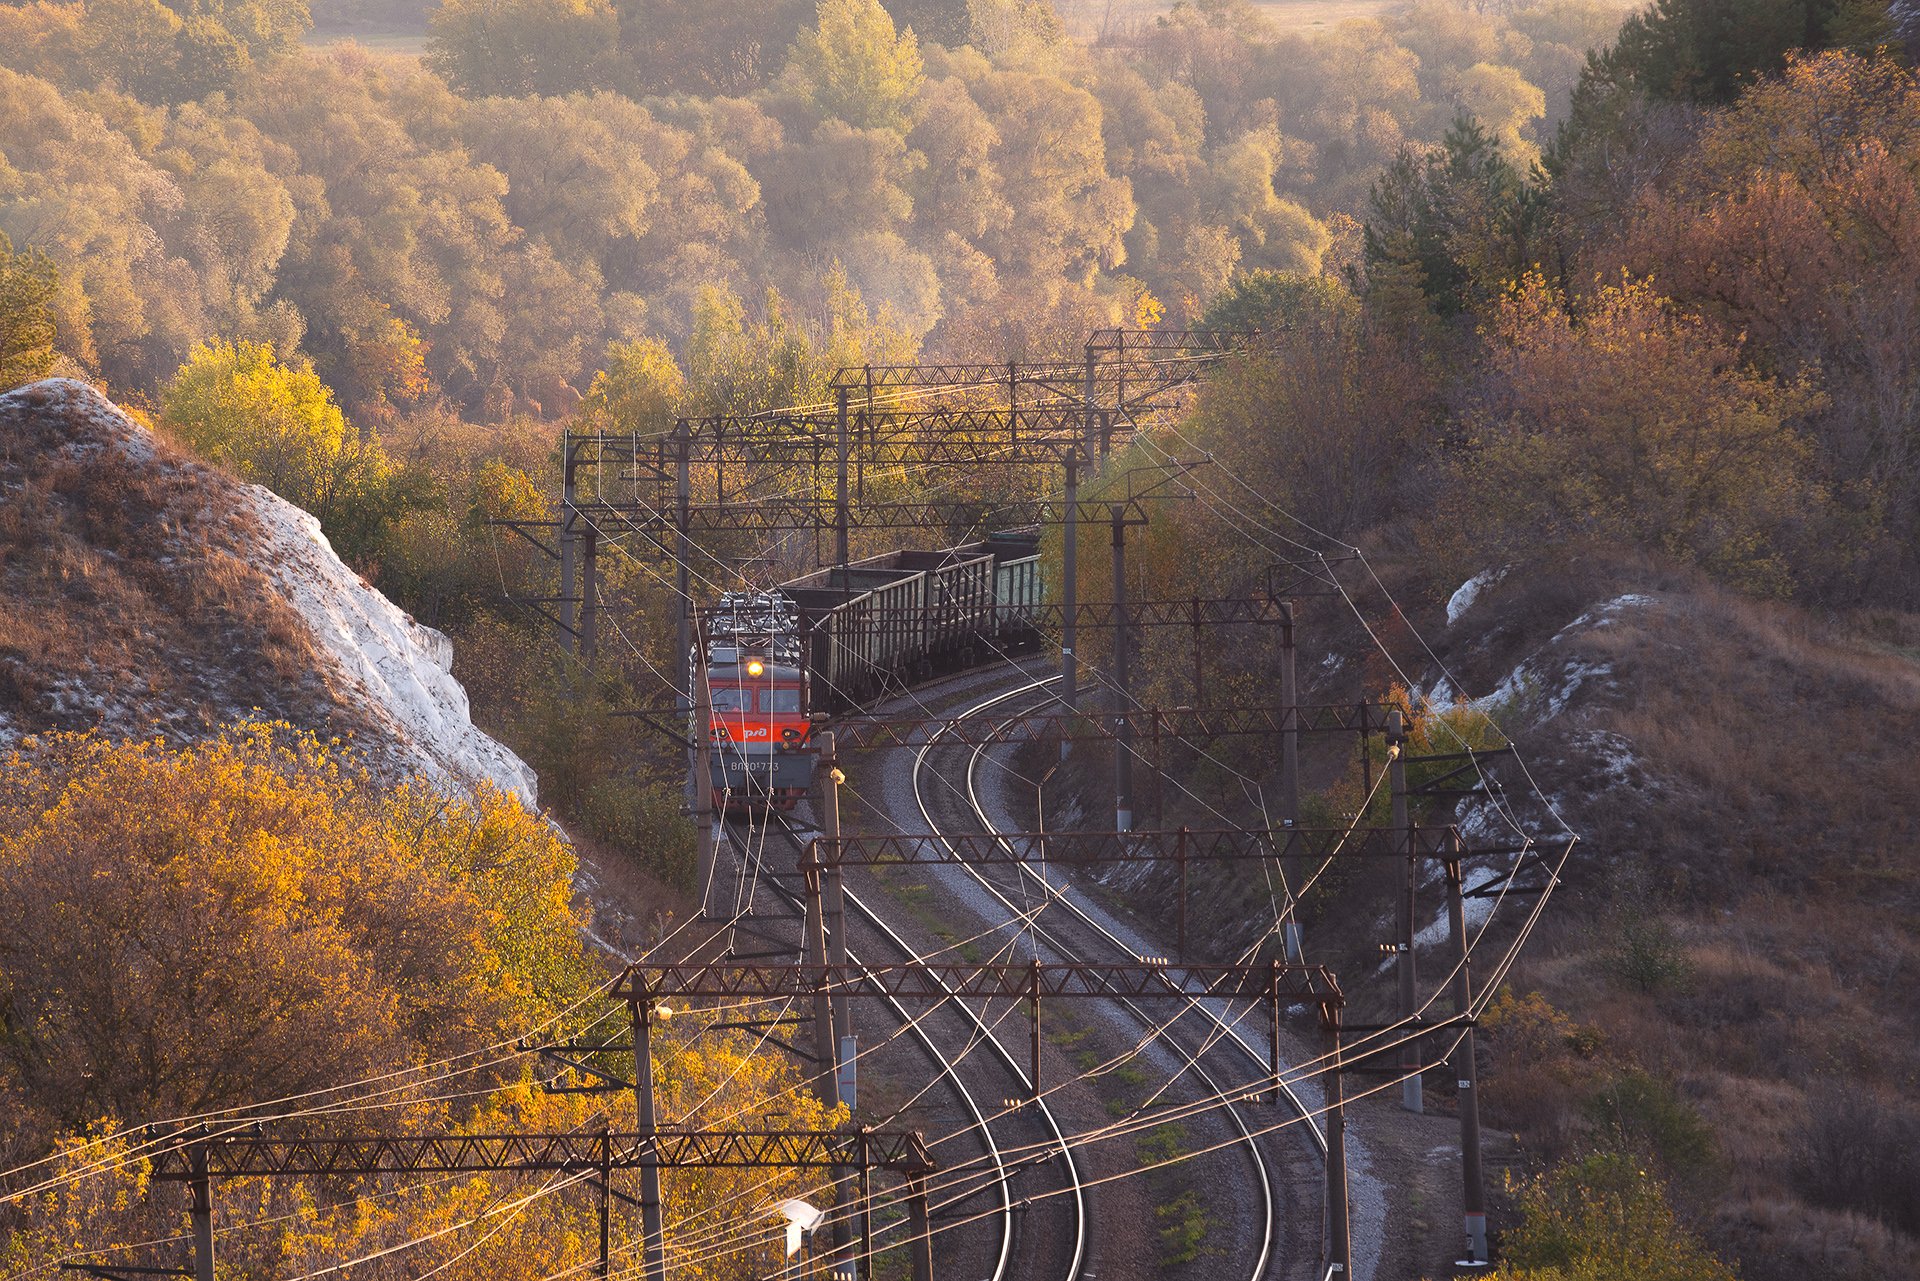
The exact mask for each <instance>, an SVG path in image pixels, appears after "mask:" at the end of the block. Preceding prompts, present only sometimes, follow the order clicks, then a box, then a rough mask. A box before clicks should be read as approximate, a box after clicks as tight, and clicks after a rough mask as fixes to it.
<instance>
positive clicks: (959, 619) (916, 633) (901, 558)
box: [780, 530, 1043, 712]
mask: <svg viewBox="0 0 1920 1281" xmlns="http://www.w3.org/2000/svg"><path fill="white" fill-rule="evenodd" d="M780 590H781V591H782V592H783V593H784V594H785V595H786V596H787V597H789V598H790V599H791V600H792V601H793V602H794V604H795V606H796V607H797V608H798V610H799V613H800V619H801V628H800V634H801V638H802V650H803V654H804V658H805V661H806V665H807V668H808V670H809V672H810V674H811V680H810V690H811V694H812V709H813V710H814V711H825V712H841V711H846V710H848V709H849V708H852V707H857V706H860V705H862V704H864V703H866V702H868V701H870V700H872V699H873V698H874V697H876V696H877V695H879V694H881V693H883V692H884V691H886V690H887V689H889V688H900V687H903V686H908V685H913V684H916V683H917V682H919V681H923V680H926V679H928V678H929V677H931V676H934V675H936V674H938V673H940V672H947V671H957V670H959V669H961V668H965V667H971V666H973V665H974V664H976V663H981V662H988V661H991V660H993V659H996V658H999V657H1001V656H1002V655H1004V654H1007V653H1012V652H1015V651H1018V650H1021V649H1025V648H1030V647H1032V646H1033V645H1034V644H1036V643H1037V642H1038V640H1039V625H1038V624H1039V619H1038V608H1039V606H1040V604H1041V601H1042V596H1043V593H1042V588H1041V580H1040V536H1039V534H1038V533H1037V532H1036V531H1033V530H1013V531H1008V532H1005V533H996V534H991V535H989V536H988V537H987V538H985V539H983V540H981V541H980V542H976V543H965V544H962V545H961V546H958V547H949V548H947V549H945V550H944V551H931V552H920V551H902V552H888V553H886V554H885V555H881V556H873V557H869V558H868V559H866V560H861V561H855V562H853V563H852V564H850V565H844V566H834V567H832V568H829V569H822V570H817V571H815V572H814V573H811V574H808V575H806V576H804V577H802V578H796V579H794V580H793V581H792V582H790V583H787V584H786V585H784V586H783V587H782V588H781V589H780Z"/></svg>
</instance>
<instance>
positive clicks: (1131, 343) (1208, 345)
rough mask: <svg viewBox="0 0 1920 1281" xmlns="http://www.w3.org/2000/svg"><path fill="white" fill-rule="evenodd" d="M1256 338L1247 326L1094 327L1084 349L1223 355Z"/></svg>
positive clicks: (1256, 333)
mask: <svg viewBox="0 0 1920 1281" xmlns="http://www.w3.org/2000/svg"><path fill="white" fill-rule="evenodd" d="M1258 337H1259V333H1258V332H1257V331H1255V330H1251V329H1096V330H1094V331H1093V333H1092V335H1090V336H1089V337H1088V339H1087V350H1088V351H1114V352H1129V351H1173V352H1181V353H1202V354H1208V353H1213V354H1221V355H1224V354H1226V353H1227V352H1230V351H1232V350H1234V349H1235V348H1237V347H1243V346H1245V345H1246V344H1247V343H1249V342H1252V341H1253V340H1254V339H1255V338H1258Z"/></svg>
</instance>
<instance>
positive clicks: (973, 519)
mask: <svg viewBox="0 0 1920 1281" xmlns="http://www.w3.org/2000/svg"><path fill="white" fill-rule="evenodd" d="M1177 496H1178V495H1171V494H1169V495H1166V497H1168V498H1173V497H1177ZM1152 497H1153V498H1156V499H1157V498H1159V497H1161V495H1153V496H1152ZM1145 501H1150V500H1147V499H1143V498H1121V499H1116V500H1111V501H1109V500H1105V499H1101V500H1091V499H1089V500H1084V501H1081V502H1077V503H1074V504H1071V506H1070V505H1069V504H1067V503H1065V502H1062V501H1060V500H1058V499H1053V498H1038V499H1015V500H1013V501H1011V502H1001V503H992V502H981V501H973V502H969V501H964V500H954V501H948V502H925V503H909V502H871V501H869V502H863V503H860V504H857V505H849V509H848V512H847V523H848V526H849V527H850V528H853V529H940V530H944V529H955V528H958V529H969V528H973V527H975V526H978V525H980V524H982V523H983V522H984V521H987V520H988V519H989V518H991V520H992V521H993V522H995V523H997V524H1004V525H1009V526H1017V525H1061V524H1065V523H1066V522H1067V519H1068V511H1069V510H1071V511H1072V512H1073V519H1075V520H1079V521H1085V522H1087V523H1089V524H1091V523H1093V522H1095V521H1105V520H1107V519H1109V518H1110V517H1111V516H1112V514H1113V509H1114V507H1115V506H1119V507H1121V508H1123V509H1124V510H1125V511H1126V512H1128V513H1129V515H1130V518H1132V519H1133V520H1134V521H1135V523H1138V524H1144V523H1145V522H1146V508H1145V506H1144V502H1145ZM578 507H579V509H580V510H581V511H583V512H587V513H595V512H600V513H606V514H607V515H609V516H611V517H614V518H617V519H618V520H619V521H620V523H621V526H622V528H623V529H624V530H631V531H633V532H636V533H648V534H656V535H661V536H664V535H665V534H666V533H668V532H671V531H672V530H673V529H674V527H675V513H674V511H673V510H672V507H671V504H669V505H667V506H666V507H662V506H660V505H657V504H654V503H645V502H630V501H618V500H616V501H608V502H582V503H580V504H578ZM837 514H838V513H837V510H836V508H835V505H834V503H833V502H832V500H822V499H817V498H807V497H781V498H742V499H737V500H734V501H731V502H726V503H693V504H689V505H688V507H687V508H686V518H687V531H688V532H690V533H696V534H699V533H771V532H773V531H775V530H782V529H830V528H832V527H833V524H834V519H835V517H836V515H837Z"/></svg>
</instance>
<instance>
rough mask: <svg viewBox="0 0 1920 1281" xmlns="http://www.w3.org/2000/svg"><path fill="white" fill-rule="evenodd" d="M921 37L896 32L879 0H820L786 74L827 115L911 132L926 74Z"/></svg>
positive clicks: (863, 125) (789, 82) (860, 125)
mask: <svg viewBox="0 0 1920 1281" xmlns="http://www.w3.org/2000/svg"><path fill="white" fill-rule="evenodd" d="M925 78H926V77H925V73H924V69H923V67H922V65H921V61H920V42H919V41H918V40H916V39H915V38H914V34H913V31H912V29H911V28H909V29H907V30H905V31H897V30H895V28H894V25H893V18H892V16H891V15H889V14H888V13H887V11H886V9H884V8H883V7H881V4H880V0H820V8H819V13H818V20H817V21H816V22H815V24H814V25H813V26H812V27H810V28H805V29H803V30H802V31H801V32H800V35H799V38H798V39H796V40H795V41H794V44H793V51H792V52H791V53H789V54H788V55H787V67H786V70H785V71H784V72H783V73H782V79H783V80H784V81H785V83H786V85H787V86H788V88H790V89H791V90H793V91H794V92H797V93H798V94H800V95H801V96H802V97H804V98H805V99H807V100H808V101H809V102H811V103H812V104H813V105H814V106H815V108H816V109H818V110H819V111H820V113H821V114H822V115H827V116H835V117H838V118H839V119H841V120H844V121H846V122H847V123H848V124H850V125H854V126H856V127H858V128H862V129H894V130H898V131H900V132H902V133H904V132H906V130H907V128H908V126H910V125H911V124H912V122H913V121H912V117H913V103H914V99H915V98H917V97H918V96H919V94H920V85H921V82H922V81H923V80H924V79H925Z"/></svg>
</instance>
